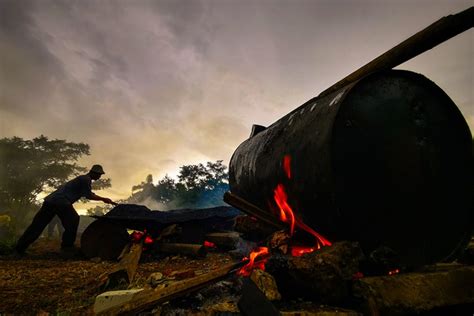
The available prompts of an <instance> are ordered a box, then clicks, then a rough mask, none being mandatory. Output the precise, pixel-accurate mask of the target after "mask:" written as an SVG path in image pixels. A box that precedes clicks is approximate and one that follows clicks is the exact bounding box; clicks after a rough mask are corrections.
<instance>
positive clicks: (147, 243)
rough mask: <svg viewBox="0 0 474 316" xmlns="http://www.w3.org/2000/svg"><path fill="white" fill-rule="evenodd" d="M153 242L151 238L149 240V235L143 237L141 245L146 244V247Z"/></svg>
mask: <svg viewBox="0 0 474 316" xmlns="http://www.w3.org/2000/svg"><path fill="white" fill-rule="evenodd" d="M153 242H154V240H153V238H151V236H150V235H146V236H145V240H143V243H144V244H146V245H150V244H152V243H153Z"/></svg>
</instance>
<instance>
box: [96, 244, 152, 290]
mask: <svg viewBox="0 0 474 316" xmlns="http://www.w3.org/2000/svg"><path fill="white" fill-rule="evenodd" d="M127 248H128V249H129V250H128V251H124V252H123V253H122V255H121V258H120V261H119V262H118V263H117V264H115V265H114V266H113V267H112V268H111V269H110V270H109V271H107V272H105V273H104V274H103V275H101V276H99V280H101V285H102V286H103V287H104V289H106V288H114V287H116V286H118V285H120V284H127V285H128V284H130V283H132V281H133V278H134V277H135V273H136V271H137V267H138V262H139V261H140V257H141V255H142V251H143V242H139V243H131V245H130V246H128V247H127Z"/></svg>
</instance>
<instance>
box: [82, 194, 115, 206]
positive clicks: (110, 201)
mask: <svg viewBox="0 0 474 316" xmlns="http://www.w3.org/2000/svg"><path fill="white" fill-rule="evenodd" d="M87 198H88V199H89V200H93V201H102V202H104V203H107V204H113V205H118V204H117V203H115V202H114V201H112V200H111V199H109V198H106V197H102V196H99V195H97V194H95V193H94V192H91V194H90V196H88V197H87Z"/></svg>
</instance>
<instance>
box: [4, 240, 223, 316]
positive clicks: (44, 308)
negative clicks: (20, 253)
mask: <svg viewBox="0 0 474 316" xmlns="http://www.w3.org/2000/svg"><path fill="white" fill-rule="evenodd" d="M142 258H143V259H144V260H142V261H143V262H141V263H140V265H139V267H138V270H137V275H136V277H135V280H134V282H133V284H132V285H131V286H130V287H142V286H144V285H145V284H146V280H147V278H148V276H149V275H150V274H151V273H153V272H161V273H162V274H163V275H165V276H167V275H170V274H172V273H173V272H174V271H186V270H212V269H215V268H218V267H219V266H221V265H222V264H223V263H227V262H230V261H231V260H232V259H231V258H230V257H229V256H228V255H226V254H220V253H209V254H208V256H207V257H206V258H204V259H192V258H187V257H183V256H169V257H165V258H163V259H161V260H155V259H154V258H147V254H146V253H144V254H143V256H142ZM112 265H113V262H106V261H102V262H94V261H91V260H87V259H85V258H83V257H81V256H80V255H76V256H68V257H65V256H64V255H62V254H61V253H60V251H59V241H58V240H48V239H40V240H38V241H36V242H35V243H34V244H33V245H32V246H31V247H30V248H29V249H28V255H26V256H25V257H21V258H13V257H8V256H3V257H0V314H14V315H38V314H41V315H47V314H55V315H57V314H61V315H91V314H92V306H93V304H94V300H95V297H96V296H97V295H98V294H100V293H101V290H100V288H98V276H99V275H101V274H102V273H104V272H106V271H107V270H108V269H109V268H111V266H112Z"/></svg>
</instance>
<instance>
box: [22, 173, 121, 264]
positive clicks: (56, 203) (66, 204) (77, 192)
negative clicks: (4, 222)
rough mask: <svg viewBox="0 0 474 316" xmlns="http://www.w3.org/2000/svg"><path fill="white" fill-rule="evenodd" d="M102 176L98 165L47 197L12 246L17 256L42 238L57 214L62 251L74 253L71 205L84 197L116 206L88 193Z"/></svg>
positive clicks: (76, 217) (74, 220) (74, 221)
mask: <svg viewBox="0 0 474 316" xmlns="http://www.w3.org/2000/svg"><path fill="white" fill-rule="evenodd" d="M104 173H105V172H104V170H103V169H102V166H101V165H94V166H92V168H91V170H90V171H89V173H87V174H85V175H82V176H78V177H77V178H74V179H73V180H71V181H69V182H67V183H66V184H63V185H62V186H60V187H59V188H58V189H57V190H56V191H54V192H53V193H51V194H50V195H48V196H47V197H46V198H45V199H44V202H43V205H42V206H41V208H40V210H39V211H38V213H37V214H36V215H35V217H34V218H33V222H32V223H31V225H30V226H29V227H28V228H27V229H26V231H25V232H24V233H23V236H21V237H20V239H19V240H18V243H17V245H16V247H15V250H16V252H17V253H18V254H20V255H21V254H24V253H25V250H26V248H28V246H29V245H30V244H32V243H33V242H34V241H35V240H36V239H37V238H38V237H39V236H40V235H41V233H42V232H43V230H44V229H45V227H46V226H47V225H48V223H49V222H50V221H51V220H52V219H53V218H54V216H56V215H57V216H58V217H59V219H60V220H61V223H62V224H63V226H64V233H63V236H62V243H61V250H63V251H66V252H69V251H71V250H72V251H73V250H74V241H75V240H76V233H77V227H78V226H79V215H78V214H77V212H76V210H75V209H74V207H73V206H72V204H74V203H75V202H76V201H77V200H79V199H80V198H81V197H85V198H87V199H89V200H94V201H103V202H105V203H109V204H114V205H117V203H114V202H113V201H112V200H111V199H109V198H105V197H101V196H98V195H97V194H95V193H93V192H92V191H91V183H92V180H98V179H100V177H101V176H102V175H103V174H104Z"/></svg>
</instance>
